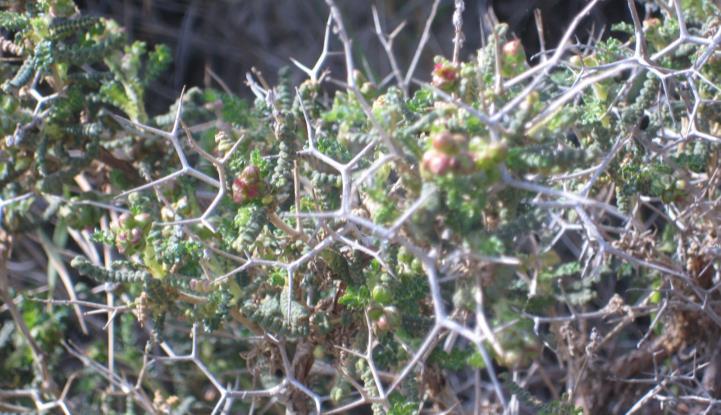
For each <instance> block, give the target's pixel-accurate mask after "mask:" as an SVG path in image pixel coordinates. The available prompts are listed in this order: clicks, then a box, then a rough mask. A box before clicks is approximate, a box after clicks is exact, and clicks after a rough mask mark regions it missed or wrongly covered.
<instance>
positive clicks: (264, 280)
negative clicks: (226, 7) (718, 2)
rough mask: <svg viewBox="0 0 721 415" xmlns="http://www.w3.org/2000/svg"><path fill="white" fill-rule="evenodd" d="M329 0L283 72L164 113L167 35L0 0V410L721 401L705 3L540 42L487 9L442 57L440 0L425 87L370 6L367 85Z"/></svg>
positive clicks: (714, 135) (462, 409)
mask: <svg viewBox="0 0 721 415" xmlns="http://www.w3.org/2000/svg"><path fill="white" fill-rule="evenodd" d="M5 3H6V4H8V2H5ZM327 3H328V5H329V9H330V17H329V20H328V26H327V27H326V36H325V40H324V42H323V50H322V54H321V56H320V58H319V59H318V62H317V63H316V64H315V65H314V66H313V68H308V67H306V66H304V65H303V64H300V63H297V66H298V67H299V68H300V69H301V70H303V71H304V72H305V73H306V74H307V75H308V79H307V80H306V81H305V82H303V83H302V84H300V85H298V86H294V85H291V84H290V81H289V72H288V71H282V72H281V73H280V74H279V79H280V82H279V84H278V85H277V86H275V87H271V86H270V85H268V84H267V82H265V80H264V79H263V77H262V75H261V74H255V75H249V76H248V85H249V86H250V88H251V90H252V92H253V93H254V94H255V96H256V100H255V102H253V103H249V102H247V101H245V100H243V99H240V98H238V97H237V96H235V95H233V94H232V93H231V92H230V91H222V90H215V89H205V90H201V89H197V88H191V89H188V90H187V91H184V92H183V93H180V94H179V95H180V96H179V98H178V100H177V102H176V103H175V105H174V106H173V107H172V108H170V110H169V112H168V113H167V114H161V115H157V116H151V115H150V114H148V113H147V112H146V111H145V106H144V105H145V102H146V101H145V100H146V97H145V91H146V89H147V87H148V85H149V84H150V83H151V82H152V81H153V80H154V79H156V78H157V77H158V76H161V75H162V73H163V71H164V70H165V68H167V67H168V66H169V65H170V52H169V50H167V49H166V48H164V47H156V48H154V49H153V50H149V49H148V48H147V46H146V45H145V44H143V43H141V42H134V43H129V42H127V41H126V40H125V38H124V35H123V31H122V29H121V28H120V27H119V26H118V25H117V24H116V23H115V22H113V21H111V20H106V19H103V18H96V17H92V16H83V15H81V14H80V13H79V12H78V10H77V9H76V7H75V5H74V4H73V2H72V1H71V0H41V1H11V2H9V5H8V6H5V8H4V9H5V10H4V11H2V12H0V28H1V29H2V30H0V36H1V37H0V47H1V49H2V51H3V56H4V58H3V60H2V61H1V62H0V73H2V77H3V79H4V82H3V83H2V90H3V94H2V96H0V106H1V108H2V110H1V111H0V130H2V135H3V137H4V139H3V140H2V142H0V189H1V192H2V202H0V209H2V210H0V212H1V213H2V228H1V231H0V242H1V244H0V254H1V258H0V298H1V299H2V302H3V306H2V308H0V312H2V313H1V314H0V323H1V326H0V356H1V358H0V374H1V376H0V389H1V390H0V410H3V411H15V412H23V411H25V410H37V411H40V412H43V411H49V410H58V411H63V412H65V413H71V412H77V413H91V412H92V413H97V412H99V411H100V412H103V413H128V414H130V413H138V412H142V413H178V414H179V413H207V412H212V413H249V412H252V411H255V410H260V411H263V410H264V411H270V412H273V413H279V412H282V410H283V408H285V409H286V410H287V413H311V412H322V413H348V412H350V411H356V410H363V409H362V408H365V410H366V411H372V412H373V413H375V414H380V413H389V414H395V415H400V414H413V413H419V412H423V413H441V412H443V413H469V414H470V413H501V412H506V413H545V414H575V413H588V414H590V413H594V414H595V413H626V412H628V413H658V411H667V412H669V413H699V412H702V411H704V410H706V411H707V413H718V411H719V409H718V408H719V402H721V401H719V400H717V398H719V397H721V396H720V395H721V381H720V380H719V370H720V368H721V354H720V353H719V352H718V347H719V344H718V337H719V336H718V335H717V333H718V332H719V328H720V326H721V317H720V316H719V314H720V313H721V307H720V305H721V299H720V298H719V293H718V290H717V288H718V287H719V284H720V283H721V279H720V278H719V275H718V267H719V262H718V259H719V255H720V252H721V250H720V248H719V242H718V235H717V229H718V221H719V215H718V212H719V210H718V209H719V200H721V198H719V180H721V175H720V174H719V172H720V171H721V170H720V167H721V164H720V163H721V161H720V159H719V152H718V142H719V140H720V138H719V135H721V131H720V130H721V119H720V118H719V114H721V112H720V111H719V110H718V102H719V96H720V95H721V89H719V87H718V84H719V82H720V81H721V79H719V78H721V72H720V71H719V69H720V68H721V55H719V53H718V52H717V51H716V50H717V48H718V46H719V44H721V24H719V23H720V22H721V19H720V18H719V10H718V9H717V8H716V7H715V6H714V5H713V2H711V1H706V0H683V1H681V0H671V1H661V0H659V1H657V2H655V3H651V2H649V3H648V4H647V5H646V6H647V7H646V9H645V10H646V12H647V13H649V14H647V15H645V16H639V10H637V6H638V5H637V4H636V3H635V2H634V1H632V0H629V2H628V6H629V10H630V11H631V15H632V17H633V22H632V23H627V24H620V25H617V26H615V27H613V28H610V29H611V33H612V34H613V35H614V36H611V37H608V38H607V39H606V40H596V41H591V42H589V43H588V44H574V43H572V34H573V33H574V29H575V26H576V25H577V24H578V23H579V21H580V20H581V19H582V18H583V17H584V14H581V15H579V16H578V17H577V18H576V19H575V20H574V21H573V22H572V23H571V25H570V27H569V28H568V31H567V34H566V36H565V37H564V38H563V39H562V41H561V43H560V44H559V45H558V47H557V48H555V49H553V50H549V51H543V52H542V55H541V56H540V58H539V57H535V58H534V59H533V60H531V61H532V62H535V63H534V64H533V65H532V66H531V65H529V64H528V62H529V58H530V57H527V56H526V55H525V53H524V49H523V46H522V45H521V43H520V42H519V41H518V40H516V39H515V38H514V37H513V35H512V34H511V33H509V32H508V29H507V27H506V26H504V25H499V26H497V27H496V28H495V31H494V32H493V35H492V36H490V37H489V38H488V39H487V41H486V46H485V47H484V48H483V49H481V50H479V51H477V53H474V54H472V55H471V56H468V59H467V60H463V61H462V60H461V59H459V57H458V55H459V50H460V44H461V42H462V39H463V37H462V33H461V25H462V12H463V2H462V1H458V0H456V1H455V7H456V9H455V13H454V19H453V23H454V26H455V28H456V30H457V34H456V36H455V38H454V48H455V51H454V56H453V57H452V58H445V57H437V58H436V61H435V67H434V69H433V73H432V74H429V76H428V77H427V78H428V79H430V82H428V83H426V82H420V81H418V82H414V78H413V76H414V66H412V67H411V68H408V71H407V72H406V73H403V72H401V68H398V67H397V65H396V64H395V63H394V61H393V45H392V40H393V37H392V36H389V35H387V34H385V32H384V30H383V28H381V27H380V24H379V27H378V35H379V40H380V41H381V42H382V44H383V45H384V48H385V49H386V50H387V51H388V55H389V58H390V59H391V64H392V66H393V73H392V74H391V75H390V76H389V77H388V78H387V79H386V82H383V83H374V82H371V81H370V80H369V74H364V73H362V72H360V71H359V70H358V68H357V67H356V65H355V63H354V59H355V58H356V55H355V52H354V51H353V50H352V44H351V39H350V38H349V34H348V33H347V32H346V30H345V28H344V25H343V22H342V18H341V16H340V12H339V10H338V8H337V7H336V5H335V3H334V2H333V1H332V0H327ZM437 3H438V2H436V3H435V4H434V7H435V6H437ZM596 3H597V1H592V2H589V4H588V7H587V8H586V9H585V10H584V13H586V12H588V11H589V10H591V8H593V7H594V6H595V4H596ZM432 17H433V13H431V14H430V17H429V19H432ZM428 27H429V28H430V25H428ZM336 38H337V39H338V40H336ZM424 38H425V39H427V36H424ZM423 46H424V41H423V40H421V41H420V43H419V46H418V52H417V53H419V54H420V53H422V51H423ZM332 48H333V49H335V48H341V49H342V51H343V53H342V55H343V57H344V59H345V64H346V68H347V73H346V74H345V80H344V81H340V80H338V79H334V81H335V83H336V84H340V85H342V86H343V87H342V88H341V89H340V90H339V91H338V92H336V93H335V94H334V95H332V96H329V95H328V93H327V92H326V91H327V89H325V88H324V82H327V81H328V80H329V79H331V76H332V75H329V74H328V73H325V72H323V66H324V64H325V62H326V60H327V59H329V58H330V56H331V53H330V52H331V49H332ZM419 56H420V55H419ZM359 413H360V412H359Z"/></svg>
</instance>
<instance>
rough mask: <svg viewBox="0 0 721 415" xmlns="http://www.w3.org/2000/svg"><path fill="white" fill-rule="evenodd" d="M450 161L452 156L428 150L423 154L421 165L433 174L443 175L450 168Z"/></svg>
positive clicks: (451, 161)
mask: <svg viewBox="0 0 721 415" xmlns="http://www.w3.org/2000/svg"><path fill="white" fill-rule="evenodd" d="M452 163H453V156H449V155H448V154H445V153H441V152H438V151H436V150H429V151H427V152H426V153H425V154H424V155H423V164H422V167H423V168H424V169H426V170H428V171H429V172H431V173H433V174H435V175H444V174H446V173H447V172H448V171H449V170H450V169H451V168H452V167H451V164H452Z"/></svg>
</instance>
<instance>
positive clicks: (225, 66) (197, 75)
mask: <svg viewBox="0 0 721 415" xmlns="http://www.w3.org/2000/svg"><path fill="white" fill-rule="evenodd" d="M77 3H78V5H79V6H80V7H81V8H82V9H83V11H85V12H89V13H90V14H95V15H102V16H106V17H112V18H114V19H116V20H117V21H118V22H119V23H120V24H122V25H123V26H124V27H125V28H126V30H127V33H128V36H129V37H130V38H131V39H134V40H143V41H146V42H148V43H149V44H151V45H152V44H155V43H158V42H160V43H165V44H167V45H168V46H170V47H171V48H172V50H173V54H174V65H173V67H172V69H171V70H170V71H169V72H168V73H167V74H166V76H165V77H164V78H163V79H162V80H161V81H159V82H157V83H156V85H154V86H153V91H152V92H151V93H150V97H152V98H154V99H152V100H151V102H150V111H151V112H158V111H162V109H163V108H167V105H168V103H170V102H171V101H172V100H174V99H175V97H177V95H178V93H179V91H180V89H181V88H182V86H183V85H187V86H194V85H198V86H202V85H205V86H207V85H213V84H214V81H212V79H211V77H210V76H209V71H208V69H211V70H212V71H213V72H214V73H216V74H218V75H219V76H220V78H222V79H223V80H224V81H225V83H226V84H227V85H228V86H229V88H230V89H231V90H232V91H233V92H235V93H237V94H239V95H244V96H248V95H249V90H248V88H247V87H246V86H245V85H244V80H245V73H246V72H248V71H249V70H250V69H251V67H253V66H254V67H257V68H258V69H259V70H261V71H262V72H263V74H264V75H265V77H266V78H267V79H268V80H269V81H270V82H274V80H275V78H276V77H275V74H276V72H277V70H278V68H280V67H282V66H284V65H291V62H290V60H289V58H290V57H293V58H295V59H297V60H299V61H300V62H302V63H304V64H306V65H307V66H312V63H314V62H315V60H316V59H317V57H318V54H319V53H320V50H321V46H322V40H323V32H324V28H325V21H326V18H327V16H328V8H327V6H326V3H325V1H324V0H79V1H77ZM337 3H338V5H339V7H340V8H341V11H342V13H343V15H344V18H345V22H346V25H347V27H348V30H349V32H350V34H351V36H352V37H353V38H354V46H355V53H356V62H357V64H358V65H359V66H361V67H362V68H363V69H366V72H368V69H369V68H370V69H372V73H374V74H375V76H377V77H378V78H382V77H384V76H385V75H386V74H388V73H389V72H390V67H389V64H388V60H387V58H386V56H385V52H384V51H383V49H382V47H381V46H380V44H379V42H378V40H377V37H376V34H375V31H374V30H375V29H374V26H373V18H372V14H371V5H373V4H375V5H376V7H377V8H378V11H379V15H380V16H381V23H382V25H383V27H384V30H385V31H386V32H391V31H392V30H393V29H395V28H396V27H397V26H398V24H400V23H401V22H403V21H406V22H407V23H406V27H405V28H404V29H403V31H402V32H401V33H400V34H399V35H398V37H397V38H396V42H395V47H394V51H395V54H396V57H397V59H398V62H399V65H400V67H401V68H402V69H403V70H405V69H406V68H407V67H408V66H409V63H410V61H411V59H412V56H413V53H414V52H415V49H416V45H417V42H418V39H419V37H420V33H421V32H422V30H423V27H424V25H425V21H426V18H427V16H428V14H429V12H430V8H431V5H432V3H433V2H432V1H431V0H376V1H358V0H337ZM586 3H587V2H586V1H584V0H535V1H534V0H495V1H494V0H466V2H465V5H466V10H465V13H464V15H463V18H464V27H463V31H464V33H465V36H466V42H465V44H464V48H463V53H462V57H467V56H468V55H469V54H471V53H473V52H474V51H475V50H476V49H478V48H479V47H481V45H482V38H483V37H484V36H482V35H481V33H483V31H484V30H485V31H487V30H488V29H489V28H490V27H491V26H492V24H491V22H492V21H493V19H494V15H495V16H497V18H498V20H500V21H504V22H507V23H509V24H510V26H511V28H512V30H513V31H514V33H516V34H517V35H518V36H519V37H521V39H522V40H523V42H524V46H525V47H526V50H527V51H528V52H529V53H528V55H529V56H531V55H532V54H533V53H535V52H537V51H538V49H539V42H538V35H537V29H536V25H535V20H534V17H533V10H534V9H535V8H538V9H540V10H541V12H542V15H543V20H544V30H545V34H546V35H545V37H546V45H547V47H549V48H550V47H553V45H554V44H555V43H556V42H557V41H558V39H559V38H560V37H561V35H562V34H563V31H564V29H565V28H566V27H567V24H568V22H569V21H570V20H571V19H572V18H573V17H574V16H575V15H576V13H577V12H578V11H579V10H581V9H582V8H583V6H584V5H585V4H586ZM639 9H640V8H639ZM452 14H453V0H443V1H442V2H441V5H440V7H439V9H438V14H437V16H436V19H435V21H434V24H433V26H432V31H431V34H432V36H431V38H430V40H429V42H428V45H427V47H426V50H425V53H424V55H423V57H422V59H421V62H420V64H419V67H418V70H417V72H416V76H418V77H421V78H427V76H426V74H427V73H429V72H430V67H431V63H432V58H433V56H434V55H438V54H442V55H445V56H450V55H451V53H452V38H453V27H452V24H451V16H452ZM629 18H630V15H629V12H628V8H627V4H626V1H624V0H606V1H604V2H602V3H601V5H600V6H599V7H597V8H596V9H595V10H594V12H593V14H592V15H591V16H590V17H589V18H587V19H585V20H584V24H583V25H582V26H581V27H580V28H579V30H578V31H577V33H576V35H577V36H578V37H579V39H580V40H581V41H584V40H585V39H587V38H588V35H589V34H590V33H591V32H592V31H593V32H594V33H595V34H596V35H598V33H600V31H602V30H604V28H605V31H604V33H608V28H609V27H610V26H611V24H613V23H614V22H617V21H619V20H623V19H629ZM331 49H332V50H340V45H339V42H338V41H337V39H333V42H332V48H331ZM364 64H365V65H364ZM329 68H330V69H331V70H332V74H333V76H334V77H336V78H340V79H343V78H344V75H343V71H344V67H343V61H342V57H340V56H336V57H333V58H331V59H330V60H329ZM294 76H296V80H297V81H300V80H301V79H303V76H304V75H303V74H302V73H301V72H300V71H299V70H294ZM215 86H217V84H215Z"/></svg>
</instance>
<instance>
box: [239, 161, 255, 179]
mask: <svg viewBox="0 0 721 415" xmlns="http://www.w3.org/2000/svg"><path fill="white" fill-rule="evenodd" d="M240 175H241V176H242V177H244V178H246V179H248V181H251V182H253V181H256V180H258V179H259V178H260V169H259V168H258V166H256V165H254V164H251V165H249V166H247V167H246V168H244V169H243V172H242V173H241V174H240Z"/></svg>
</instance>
